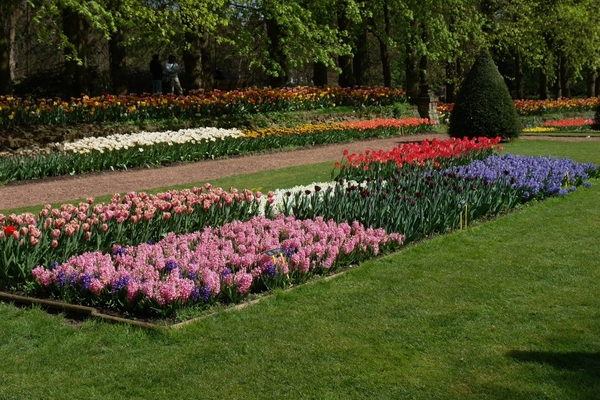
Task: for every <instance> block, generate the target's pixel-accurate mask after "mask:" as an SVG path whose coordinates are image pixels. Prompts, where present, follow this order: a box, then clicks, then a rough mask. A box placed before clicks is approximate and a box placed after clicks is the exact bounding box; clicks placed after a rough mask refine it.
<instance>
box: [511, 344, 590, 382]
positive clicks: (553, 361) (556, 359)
mask: <svg viewBox="0 0 600 400" xmlns="http://www.w3.org/2000/svg"><path fill="white" fill-rule="evenodd" d="M506 355H507V356H508V357H511V358H513V359H515V360H517V361H520V362H530V363H537V364H547V365H550V366H552V367H554V368H555V369H557V370H568V371H571V372H575V373H578V374H585V375H587V378H588V379H590V378H591V379H593V380H595V381H598V382H600V352H597V353H585V352H577V351H575V352H567V353H555V352H549V351H521V350H511V351H509V352H507V353H506ZM598 382H596V384H598Z"/></svg>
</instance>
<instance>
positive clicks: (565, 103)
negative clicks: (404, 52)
mask: <svg viewBox="0 0 600 400" xmlns="http://www.w3.org/2000/svg"><path fill="white" fill-rule="evenodd" d="M514 103H515V107H516V108H517V111H518V112H519V114H520V115H542V114H547V113H559V112H584V111H592V110H594V108H595V107H596V106H597V105H598V104H600V97H590V98H587V99H566V98H560V99H557V100H515V101H514ZM453 107H454V104H452V103H438V106H437V111H438V112H439V113H440V115H441V117H442V119H446V118H448V116H449V115H450V114H451V113H452V109H453Z"/></svg>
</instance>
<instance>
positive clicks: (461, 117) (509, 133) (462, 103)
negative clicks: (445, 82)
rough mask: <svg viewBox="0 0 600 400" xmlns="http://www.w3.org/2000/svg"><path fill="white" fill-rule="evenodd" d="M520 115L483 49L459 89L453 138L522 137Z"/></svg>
mask: <svg viewBox="0 0 600 400" xmlns="http://www.w3.org/2000/svg"><path fill="white" fill-rule="evenodd" d="M520 131H521V122H520V119H519V114H518V113H517V109H516V107H515V105H514V102H513V100H512V98H511V97H510V93H509V91H508V88H507V87H506V84H505V83H504V79H503V78H502V76H501V75H500V73H499V72H498V68H497V67H496V64H494V60H492V56H491V55H490V53H489V52H488V51H487V50H484V51H483V52H482V53H481V55H480V56H479V58H478V59H477V61H475V64H473V67H471V70H470V71H469V74H468V75H467V77H466V78H465V81H464V82H463V84H462V85H461V87H460V91H459V92H458V96H457V98H456V103H455V104H454V109H453V110H452V113H451V114H450V126H449V129H448V134H449V135H450V136H451V137H459V138H462V137H465V136H466V137H469V138H473V137H479V136H485V137H496V136H500V137H501V138H502V139H503V140H510V139H513V138H516V137H518V136H519V132H520Z"/></svg>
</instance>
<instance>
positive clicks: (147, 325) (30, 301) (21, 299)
mask: <svg viewBox="0 0 600 400" xmlns="http://www.w3.org/2000/svg"><path fill="white" fill-rule="evenodd" d="M354 267H356V265H350V266H347V267H344V268H343V269H342V270H341V271H339V272H334V273H332V274H331V275H327V276H316V277H314V278H313V279H310V280H309V281H307V282H304V283H303V284H299V285H294V286H291V287H289V288H287V289H284V290H283V292H284V293H285V292H289V291H292V290H294V289H296V288H298V287H300V286H304V285H312V284H315V283H317V282H321V281H323V282H327V281H330V280H332V279H334V278H337V277H339V276H341V275H344V274H345V273H346V272H348V270H349V269H351V268H354ZM274 295H275V293H274V292H267V293H264V294H262V295H261V296H259V297H257V298H255V299H252V300H249V301H245V302H243V303H239V304H236V305H233V306H229V307H226V308H224V309H222V310H221V311H220V312H230V311H237V310H241V309H243V308H246V307H248V306H252V305H254V304H258V303H259V302H260V301H262V300H264V299H267V298H270V297H272V296H274ZM0 301H7V302H12V303H19V304H23V305H39V306H41V307H43V308H45V309H55V310H63V311H68V312H72V313H76V314H83V315H87V316H88V317H89V318H96V319H100V320H102V321H106V322H113V323H123V324H128V325H131V326H137V327H140V328H144V329H156V330H158V329H164V330H170V329H181V328H183V327H185V326H187V325H190V324H192V323H194V322H198V321H202V320H204V319H207V318H210V317H213V316H215V315H217V314H218V312H211V313H209V314H206V315H201V316H199V317H195V318H191V319H188V320H185V321H182V322H177V323H173V324H168V325H160V324H153V323H151V322H144V321H137V320H135V319H129V318H123V317H117V316H114V315H109V314H104V313H102V312H100V311H98V309H96V308H94V307H87V306H81V305H78V304H70V303H65V302H61V301H54V300H48V299H38V298H35V297H28V296H21V295H17V294H12V293H8V292H2V291H0Z"/></svg>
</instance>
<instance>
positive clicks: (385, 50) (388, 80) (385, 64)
mask: <svg viewBox="0 0 600 400" xmlns="http://www.w3.org/2000/svg"><path fill="white" fill-rule="evenodd" d="M383 20H384V23H385V26H384V29H385V36H386V37H385V38H381V37H379V36H377V39H379V54H380V57H381V66H382V69H383V86H385V87H392V66H391V62H390V49H389V46H388V44H387V40H388V39H389V37H390V30H391V25H390V9H389V6H388V4H387V2H384V3H383Z"/></svg>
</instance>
